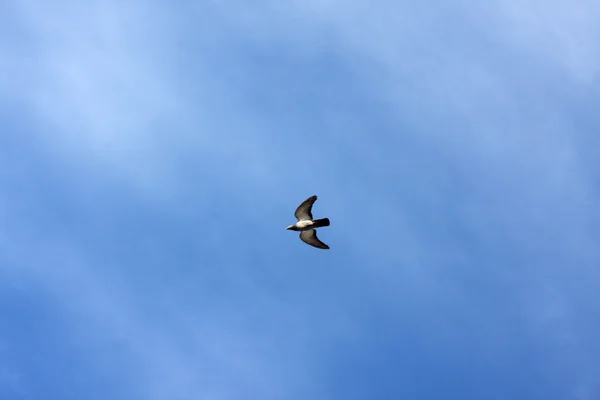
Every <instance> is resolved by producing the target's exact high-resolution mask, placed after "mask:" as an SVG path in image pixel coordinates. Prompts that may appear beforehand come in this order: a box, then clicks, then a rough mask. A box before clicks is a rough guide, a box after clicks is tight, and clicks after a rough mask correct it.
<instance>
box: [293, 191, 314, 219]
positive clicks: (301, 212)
mask: <svg viewBox="0 0 600 400" xmlns="http://www.w3.org/2000/svg"><path fill="white" fill-rule="evenodd" d="M315 201H317V196H310V197H309V198H308V199H306V200H304V201H303V202H302V204H300V205H299V206H298V208H297V209H296V212H295V213H294V216H295V217H296V218H298V221H305V220H311V219H313V216H312V206H313V204H314V202H315Z"/></svg>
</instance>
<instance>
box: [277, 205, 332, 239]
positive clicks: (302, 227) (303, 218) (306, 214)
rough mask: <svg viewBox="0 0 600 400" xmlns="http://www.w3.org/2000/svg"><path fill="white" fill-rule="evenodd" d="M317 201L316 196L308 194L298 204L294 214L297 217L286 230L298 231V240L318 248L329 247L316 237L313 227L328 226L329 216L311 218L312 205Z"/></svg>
mask: <svg viewBox="0 0 600 400" xmlns="http://www.w3.org/2000/svg"><path fill="white" fill-rule="evenodd" d="M315 201H317V196H310V197H309V198H308V199H306V200H304V201H303V202H302V204H300V205H299V206H298V208H297V209H296V212H295V213H294V215H295V216H296V218H297V219H298V222H296V223H295V224H294V225H290V226H288V227H287V228H285V229H286V230H290V231H300V240H302V241H303V242H304V243H307V244H310V245H311V246H313V247H316V248H318V249H324V250H327V249H329V246H327V245H326V244H325V243H323V242H321V241H320V240H319V238H318V237H317V231H316V230H315V228H320V227H322V226H329V218H321V219H313V216H312V206H313V204H314V203H315Z"/></svg>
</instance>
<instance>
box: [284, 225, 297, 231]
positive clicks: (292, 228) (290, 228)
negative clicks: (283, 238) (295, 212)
mask: <svg viewBox="0 0 600 400" xmlns="http://www.w3.org/2000/svg"><path fill="white" fill-rule="evenodd" d="M285 230H286V231H295V230H296V226H295V225H290V226H288V227H287V228H285Z"/></svg>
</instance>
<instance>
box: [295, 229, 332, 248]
mask: <svg viewBox="0 0 600 400" xmlns="http://www.w3.org/2000/svg"><path fill="white" fill-rule="evenodd" d="M300 240H302V241H303V242H304V243H306V244H310V245H311V246H313V247H316V248H318V249H325V250H327V249H329V246H327V245H326V244H325V243H323V242H321V241H320V240H319V238H318V237H317V231H316V230H314V229H310V230H308V231H302V232H300Z"/></svg>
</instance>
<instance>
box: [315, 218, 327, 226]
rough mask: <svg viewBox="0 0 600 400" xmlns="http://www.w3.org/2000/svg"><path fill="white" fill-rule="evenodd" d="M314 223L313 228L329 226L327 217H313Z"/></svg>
mask: <svg viewBox="0 0 600 400" xmlns="http://www.w3.org/2000/svg"><path fill="white" fill-rule="evenodd" d="M314 223H315V225H314V227H315V228H320V227H322V226H329V218H321V219H315V220H314Z"/></svg>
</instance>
